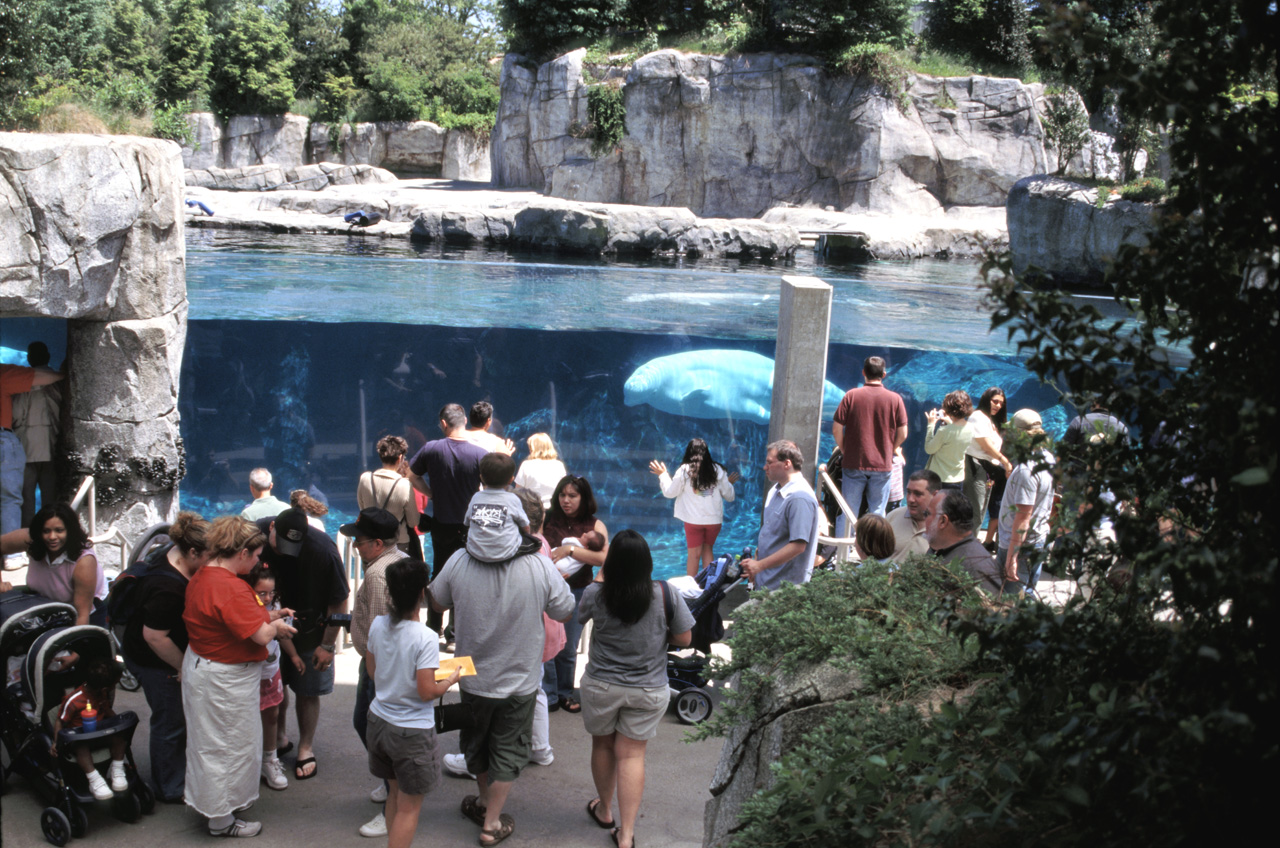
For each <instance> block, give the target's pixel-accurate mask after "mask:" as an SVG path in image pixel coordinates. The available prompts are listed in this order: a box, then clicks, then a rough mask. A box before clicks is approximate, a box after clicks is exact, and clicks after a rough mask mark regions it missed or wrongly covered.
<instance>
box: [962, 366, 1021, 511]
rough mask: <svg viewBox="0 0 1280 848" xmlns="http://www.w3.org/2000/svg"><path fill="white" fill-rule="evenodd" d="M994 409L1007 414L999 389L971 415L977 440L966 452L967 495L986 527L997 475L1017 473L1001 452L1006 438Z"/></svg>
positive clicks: (989, 392) (989, 393) (984, 396)
mask: <svg viewBox="0 0 1280 848" xmlns="http://www.w3.org/2000/svg"><path fill="white" fill-rule="evenodd" d="M984 405H985V407H986V408H985V409H984V408H983V407H984ZM993 408H997V409H999V410H1000V412H1003V411H1004V392H1003V391H1001V390H1000V388H999V387H998V386H992V387H991V388H989V389H987V390H986V391H985V392H983V393H982V398H981V399H980V400H979V401H978V406H977V408H976V409H974V410H973V412H972V413H971V414H970V415H969V423H970V424H971V425H973V438H972V439H971V440H970V441H969V447H968V448H966V449H965V452H964V496H965V497H966V498H968V499H969V504H970V505H971V506H972V507H973V517H974V518H975V519H976V520H977V521H978V526H979V527H980V526H982V514H983V512H984V511H985V510H986V509H987V500H988V496H989V495H990V490H991V487H992V483H993V482H994V480H995V476H996V475H999V476H1000V477H1001V478H1004V477H1005V476H1006V475H1007V474H1008V473H1009V472H1010V471H1012V470H1013V464H1012V463H1011V462H1009V460H1008V459H1005V455H1004V454H1003V453H1001V452H1000V449H1001V448H1002V447H1003V446H1004V438H1003V437H1002V436H1001V435H1000V431H999V430H998V429H997V428H996V423H995V421H994V420H993V419H992V418H991V415H990V411H991V410H992V409H993ZM1001 491H1003V489H1002V490H1001Z"/></svg>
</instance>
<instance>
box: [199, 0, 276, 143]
mask: <svg viewBox="0 0 1280 848" xmlns="http://www.w3.org/2000/svg"><path fill="white" fill-rule="evenodd" d="M237 10H238V11H237V14H236V16H235V18H234V19H233V20H232V22H231V23H230V25H229V27H228V28H227V29H225V30H223V31H222V32H220V33H219V34H218V37H217V43H216V48H215V50H216V53H217V55H218V58H219V61H218V64H217V66H216V67H215V68H214V69H213V75H212V76H213V87H212V90H211V91H210V94H209V97H210V101H211V103H212V105H213V110H214V112H216V113H217V114H218V116H219V117H220V118H222V119H223V120H226V119H227V118H229V117H231V116H232V115H277V114H281V113H283V112H286V111H287V110H288V109H289V107H290V106H291V105H292V104H293V96H294V89H293V81H292V79H291V78H290V76H289V71H290V67H291V66H292V64H293V58H292V54H291V49H290V46H289V39H288V36H287V35H286V34H285V31H284V27H282V26H281V25H280V24H279V23H277V22H276V21H274V20H272V19H271V18H269V17H267V16H266V14H264V13H263V11H262V10H261V9H260V8H258V6H257V5H255V4H253V3H241V4H240V5H239V6H238V7H237Z"/></svg>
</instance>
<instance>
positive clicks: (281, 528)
mask: <svg viewBox="0 0 1280 848" xmlns="http://www.w3.org/2000/svg"><path fill="white" fill-rule="evenodd" d="M305 538H307V514H306V513H305V512H303V511H302V510H300V509H286V510H285V511H284V512H282V513H280V514H279V515H277V516H276V552H277V553H280V554H283V555H284V556H294V557H296V556H297V555H298V554H300V553H302V540H303V539H305Z"/></svg>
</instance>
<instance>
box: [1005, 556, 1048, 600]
mask: <svg viewBox="0 0 1280 848" xmlns="http://www.w3.org/2000/svg"><path fill="white" fill-rule="evenodd" d="M1042 547H1043V546H1042V545H1036V546H1035V549H1036V550H1037V551H1038V550H1040V549H1041V548H1042ZM1029 554H1030V551H1028V550H1026V549H1025V548H1024V549H1023V550H1022V551H1020V552H1019V556H1018V581H1017V582H1016V583H1015V582H1013V581H1012V580H1006V581H1005V582H1004V594H1006V595H1016V594H1018V592H1024V593H1026V594H1028V595H1035V593H1036V584H1037V583H1039V582H1040V572H1041V571H1043V570H1044V563H1042V562H1040V561H1039V560H1037V561H1036V564H1035V567H1034V568H1032V569H1031V571H1030V572H1028V571H1027V556H1028V555H1029ZM1008 558H1009V549H1008V548H999V549H997V550H996V566H997V567H998V568H999V569H1000V571H1001V573H1004V564H1005V561H1006V560H1008Z"/></svg>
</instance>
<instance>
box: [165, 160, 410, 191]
mask: <svg viewBox="0 0 1280 848" xmlns="http://www.w3.org/2000/svg"><path fill="white" fill-rule="evenodd" d="M183 179H184V181H185V182H186V184H187V185H189V186H199V187H200V188H211V189H216V190H219V191H320V190H321V189H325V188H328V187H329V186H331V185H370V184H377V183H391V182H395V180H396V177H395V174H392V173H391V172H390V171H388V170H386V169H384V168H375V167H373V166H372V165H339V164H336V163H334V162H320V163H319V164H316V165H298V166H297V167H293V168H285V167H282V166H280V165H245V166H244V167H241V168H205V169H203V170H198V171H196V170H188V171H185V172H184V173H183Z"/></svg>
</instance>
